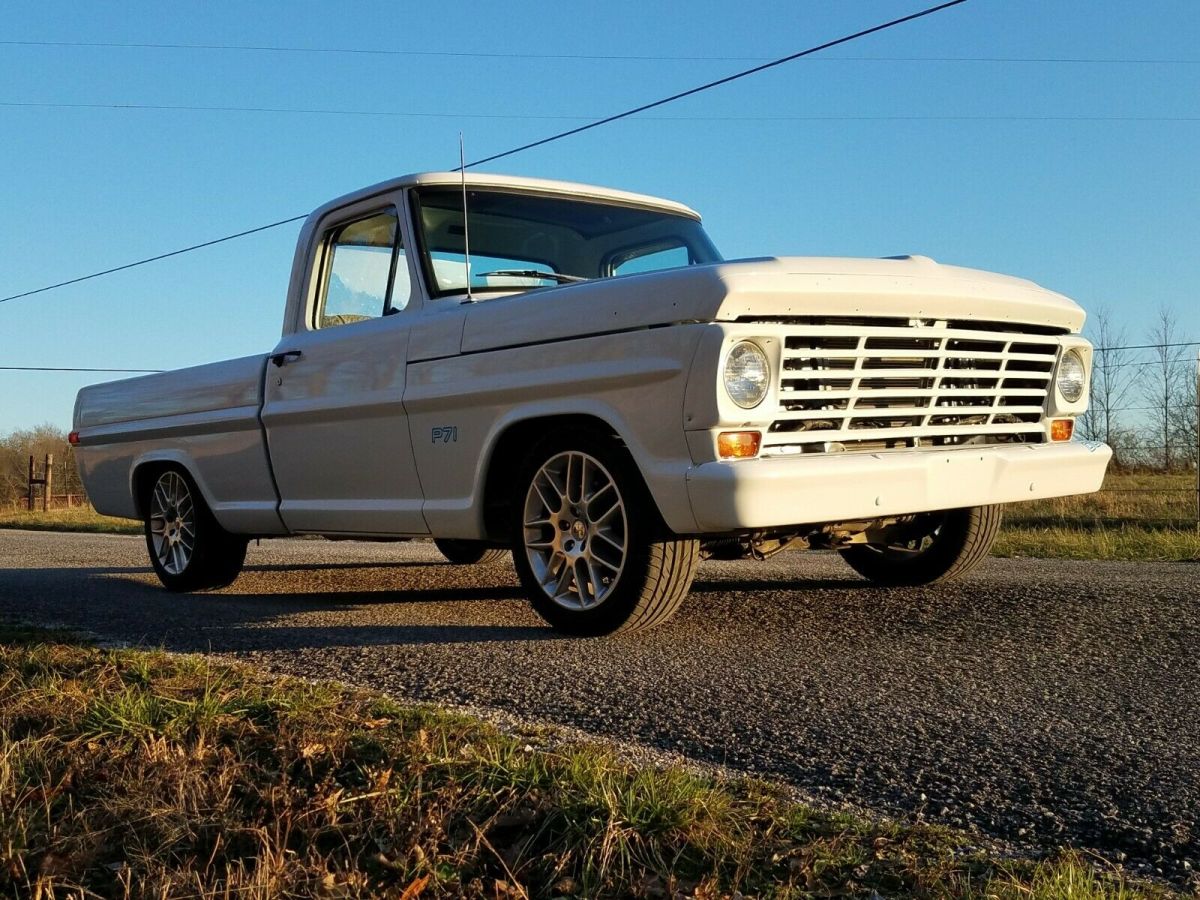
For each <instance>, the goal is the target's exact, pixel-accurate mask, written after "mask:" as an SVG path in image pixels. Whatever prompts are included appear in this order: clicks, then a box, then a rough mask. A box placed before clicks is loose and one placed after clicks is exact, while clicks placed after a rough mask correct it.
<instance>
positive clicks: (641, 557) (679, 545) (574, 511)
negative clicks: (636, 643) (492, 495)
mask: <svg viewBox="0 0 1200 900" xmlns="http://www.w3.org/2000/svg"><path fill="white" fill-rule="evenodd" d="M581 457H587V458H588V459H590V461H591V462H590V464H587V465H582V473H583V474H582V476H580V478H581V483H586V482H587V479H588V472H589V470H590V472H591V474H592V476H593V477H594V479H595V481H594V482H593V483H594V484H600V483H602V482H603V481H604V479H608V481H609V482H611V486H612V487H611V488H604V489H603V490H602V491H597V492H595V493H592V494H590V495H589V494H588V493H587V489H586V487H585V488H583V489H581V490H579V491H576V492H574V493H579V494H580V499H578V500H572V499H571V497H572V496H573V491H572V490H571V489H568V490H567V491H566V493H567V495H568V496H566V497H563V496H561V493H560V495H559V496H557V497H554V496H552V497H550V498H549V499H550V500H551V501H552V502H555V503H560V504H561V512H563V513H564V515H563V516H558V514H557V513H551V512H549V510H550V504H548V503H545V502H544V501H543V500H542V497H543V495H541V494H536V495H535V493H534V492H535V491H536V490H537V487H536V486H535V478H536V479H542V478H544V477H545V476H544V474H543V473H545V472H546V471H547V470H548V468H547V467H551V468H552V467H554V466H557V465H559V464H560V463H562V462H563V461H564V460H566V461H567V464H568V465H569V461H570V459H576V458H581ZM596 464H598V468H597V467H596ZM576 471H577V472H578V471H579V470H576ZM567 472H568V473H570V469H567ZM569 480H570V475H569V474H568V478H567V482H568V483H569ZM539 483H540V484H541V485H542V487H543V489H545V486H546V485H547V484H549V483H550V482H547V481H539ZM516 485H517V486H516V489H515V494H514V497H513V501H512V503H511V505H510V507H509V511H510V517H511V528H512V545H513V561H514V563H515V564H516V569H517V575H518V576H519V577H520V579H521V584H522V586H523V587H524V589H525V593H526V595H527V596H528V597H529V601H530V603H531V604H532V605H533V608H534V609H535V610H536V611H537V613H538V614H539V615H540V616H541V617H542V618H543V619H545V620H546V621H547V622H548V623H549V624H550V625H551V626H553V627H554V628H555V629H557V630H558V631H562V632H564V633H566V634H573V635H581V636H598V635H603V634H611V633H613V632H618V631H620V632H628V631H636V630H640V629H646V628H651V627H653V626H655V625H659V624H661V623H662V622H665V621H666V620H667V619H669V618H670V617H671V616H672V615H674V613H675V612H676V610H678V609H679V606H680V604H682V602H683V599H684V597H686V596H687V592H688V590H689V588H691V585H692V579H693V578H694V577H695V574H696V568H697V566H698V565H699V562H700V542H699V541H697V540H694V539H690V538H680V537H677V536H675V535H673V534H671V533H670V532H669V531H668V530H667V528H666V526H665V525H664V524H663V523H662V520H661V518H660V516H659V514H658V509H657V507H656V506H655V505H654V501H653V499H652V498H651V497H650V494H649V491H648V490H647V489H646V486H645V483H644V482H643V481H642V477H641V474H640V473H639V472H638V470H637V466H636V465H635V464H634V462H633V460H632V458H631V457H630V456H629V453H628V451H626V450H625V448H624V447H622V446H620V444H618V443H617V441H616V439H615V438H613V437H611V436H609V435H606V434H603V433H601V432H597V431H591V430H581V429H572V430H571V431H570V432H567V431H563V432H561V433H554V434H551V435H549V436H547V438H545V439H544V440H542V441H541V442H539V443H538V444H537V445H536V446H535V447H534V449H533V450H532V451H531V452H530V453H529V454H528V456H526V458H525V460H524V461H523V462H522V463H521V465H520V467H519V468H518V470H517V472H516ZM610 490H612V491H613V492H614V494H615V501H616V503H617V504H620V505H621V510H620V511H619V512H616V513H614V512H613V511H612V510H611V509H608V508H607V507H606V505H605V504H607V503H608V499H607V498H608V496H609V494H608V493H607V492H608V491H610ZM589 497H590V498H591V499H593V500H594V502H595V506H594V507H593V506H592V505H590V504H589V503H588V502H587V501H588V498H589ZM539 503H541V507H540V508H541V509H543V510H546V511H547V512H546V514H547V515H548V516H551V517H552V518H555V521H554V522H552V523H551V522H547V523H546V524H539V525H536V526H532V527H529V528H527V527H526V524H525V523H526V521H527V506H530V505H532V506H537V505H538V504H539ZM572 507H574V508H572ZM529 515H531V516H532V518H530V519H529V520H528V521H535V520H536V517H537V515H538V513H536V512H535V513H530V514H529ZM618 519H619V520H620V522H621V531H620V532H619V534H618V532H617V531H616V529H615V525H614V523H615V522H616V521H617V520H618ZM597 520H603V521H597ZM564 523H566V524H564ZM577 529H578V530H577ZM601 531H603V532H604V533H605V534H607V535H608V536H609V537H613V536H614V535H616V536H617V537H618V538H619V540H620V543H621V544H622V545H623V549H621V548H617V549H615V550H614V549H613V547H615V545H614V544H613V542H612V541H611V540H608V539H607V538H606V539H605V540H601V537H599V536H597V535H598V533H599V532H601ZM576 534H580V535H582V537H581V538H579V539H574V538H572V535H576ZM527 540H528V542H529V543H532V544H539V543H543V542H545V543H548V544H549V543H554V542H556V541H557V542H559V543H558V544H556V548H555V549H550V548H547V549H544V550H541V549H535V548H531V547H527V545H526V544H527ZM572 541H574V543H575V548H572V549H573V550H574V552H577V553H579V554H581V556H580V557H578V558H576V561H575V565H573V566H571V567H570V570H571V571H570V573H569V575H567V576H566V577H567V578H568V579H569V584H568V586H567V587H566V588H563V589H561V590H559V591H554V592H548V590H547V588H546V587H543V584H542V579H540V578H539V577H538V574H537V573H535V570H534V566H535V565H537V566H538V567H539V568H540V569H541V571H542V574H543V575H544V576H549V578H550V580H549V581H547V584H551V582H553V581H555V580H556V579H558V580H559V585H561V578H562V576H563V575H564V570H565V569H566V568H567V566H565V565H564V564H562V561H563V560H566V559H567V558H568V557H567V555H566V551H565V548H566V545H567V544H568V543H571V542H572ZM593 548H595V549H593ZM585 552H586V553H587V554H588V555H587V556H586V558H585V557H583V556H582V554H584V553H585ZM556 554H560V555H556ZM618 556H619V557H620V559H619V560H618ZM556 560H557V561H559V563H560V564H559V566H558V568H557V569H555V568H554V567H553V566H554V563H555V561H556ZM605 560H607V561H605ZM614 562H619V567H611V566H610V564H611V563H614ZM580 565H582V566H583V570H585V571H586V572H588V573H592V574H590V575H588V576H587V584H586V585H583V586H581V585H580V582H579V574H578V573H579V572H580V571H581V570H580V568H579V566H580ZM606 566H607V567H608V568H606ZM605 572H607V573H608V575H607V577H605V575H604V573H605ZM596 573H600V576H601V577H600V578H599V579H597V578H596ZM597 581H600V582H601V584H599V585H597ZM559 585H552V588H557V587H559ZM572 592H573V593H572ZM556 595H557V597H558V599H556ZM589 603H590V605H589Z"/></svg>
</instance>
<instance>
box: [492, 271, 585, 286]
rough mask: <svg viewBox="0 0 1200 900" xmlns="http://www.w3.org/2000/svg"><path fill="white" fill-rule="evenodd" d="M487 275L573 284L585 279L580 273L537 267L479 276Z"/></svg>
mask: <svg viewBox="0 0 1200 900" xmlns="http://www.w3.org/2000/svg"><path fill="white" fill-rule="evenodd" d="M489 275H507V276H509V277H510V278H539V279H541V280H543V281H553V282H554V283H555V284H575V283H576V282H578V281H587V280H588V279H586V278H583V277H582V276H580V275H564V274H562V273H561V272H539V271H538V270H537V269H497V270H496V271H494V272H480V273H479V276H478V277H480V278H487V277H488V276H489Z"/></svg>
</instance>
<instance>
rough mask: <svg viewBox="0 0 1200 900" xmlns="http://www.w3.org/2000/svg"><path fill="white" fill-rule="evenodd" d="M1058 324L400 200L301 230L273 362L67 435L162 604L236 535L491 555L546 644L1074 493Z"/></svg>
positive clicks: (973, 276) (140, 385)
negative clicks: (816, 562) (708, 590)
mask: <svg viewBox="0 0 1200 900" xmlns="http://www.w3.org/2000/svg"><path fill="white" fill-rule="evenodd" d="M464 209H465V210H466V212H465V213H464ZM1083 320H1084V314H1083V311H1082V310H1081V309H1080V308H1079V307H1078V306H1077V305H1076V304H1075V303H1074V302H1072V301H1071V300H1069V299H1067V298H1066V297H1063V296H1061V295H1059V294H1056V293H1052V292H1050V291H1047V290H1044V289H1042V288H1040V287H1038V286H1037V285H1035V284H1032V283H1031V282H1028V281H1022V280H1019V279H1016V278H1010V277H1006V276H1002V275H993V274H989V273H986V272H980V271H975V270H971V269H963V268H956V267H952V266H944V265H940V264H938V263H936V262H933V261H932V260H930V259H927V258H924V257H902V258H894V259H862V260H853V259H827V258H805V257H797V258H762V259H745V260H735V261H724V260H722V258H721V256H720V255H719V254H718V252H717V250H716V249H715V248H714V246H713V244H712V243H711V242H710V241H709V239H708V237H707V236H706V235H705V233H704V230H703V229H702V227H701V225H700V217H699V216H698V215H697V214H696V213H695V212H693V211H692V210H691V209H688V208H687V207H685V206H682V205H680V204H678V203H673V202H670V201H667V200H660V199H656V198H654V197H647V196H641V195H636V194H630V193H625V192H620V191H613V190H606V189H602V188H596V187H588V186H584V185H578V184H566V183H561V182H553V181H542V180H535V179H525V178H511V177H504V176H492V175H478V174H473V175H467V176H466V177H465V178H463V176H462V175H461V173H458V172H450V173H433V174H422V175H414V176H408V177H404V178H399V179H396V180H394V181H390V182H386V183H384V184H379V185H376V186H374V187H370V188H366V189H364V190H361V191H358V192H356V193H353V194H350V195H348V196H346V197H342V198H340V199H338V200H335V201H333V202H331V203H329V204H326V205H325V206H323V207H321V208H320V209H318V210H316V211H315V212H314V213H313V214H312V215H311V216H310V217H309V218H308V220H307V222H306V223H305V225H304V228H303V230H302V231H301V234H300V238H299V241H298V244H297V248H296V255H295V260H294V262H293V265H292V273H291V284H290V287H289V289H288V295H287V309H286V312H285V314H284V320H283V337H282V339H281V340H280V342H279V344H278V345H277V346H276V347H275V349H274V350H273V351H272V352H271V353H270V354H268V355H264V356H252V357H246V358H243V359H234V360H229V361H227V362H218V363H213V364H210V365H203V366H198V367H195V368H190V369H184V370H181V371H176V372H169V373H164V374H159V375H149V376H145V377H141V378H133V379H128V380H123V381H117V382H112V383H108V384H100V385H95V386H92V387H87V388H84V389H83V390H82V391H80V393H79V397H78V400H77V402H76V407H75V420H74V428H75V431H74V432H73V433H72V440H73V441H75V442H77V444H78V451H77V452H78V459H79V462H80V468H81V471H82V475H83V480H84V483H85V484H86V486H87V490H88V493H89V495H90V497H91V499H92V502H93V503H94V504H95V506H96V509H97V510H99V511H100V512H102V513H106V514H108V515H114V516H124V517H127V518H133V519H140V520H142V521H143V522H144V523H145V533H146V542H147V546H148V549H149V554H150V561H151V563H152V565H153V567H154V570H155V571H156V572H157V574H158V576H159V578H160V579H161V580H162V582H163V584H164V585H165V586H166V587H167V588H168V589H171V590H176V591H191V590H202V589H210V588H216V587H221V586H224V585H227V584H229V583H230V582H232V581H233V579H235V578H236V577H237V575H238V572H239V570H240V569H241V566H242V564H243V561H244V558H245V553H246V544H247V541H248V540H249V539H250V538H252V537H266V536H273V535H289V534H316V535H326V536H329V537H357V538H362V539H376V540H380V539H382V540H389V539H398V538H415V537H431V538H433V539H435V541H436V542H437V545H438V547H439V548H440V549H441V550H442V552H443V553H444V554H445V555H446V556H447V557H448V558H449V559H450V560H451V561H452V562H461V563H467V562H474V561H479V560H481V559H494V558H495V557H496V556H497V555H498V554H499V553H500V552H502V549H504V548H508V549H511V551H512V557H513V560H514V562H515V565H516V568H517V572H518V573H519V576H520V579H521V582H522V584H523V585H524V588H525V590H526V592H527V593H528V596H529V599H530V601H531V602H532V604H533V606H534V607H535V608H536V609H537V611H538V612H539V613H540V614H541V615H542V616H543V617H544V618H545V619H546V620H548V621H549V622H550V623H551V624H552V625H553V626H555V627H557V628H559V629H562V630H564V631H568V632H571V633H575V634H602V633H607V632H611V631H615V630H620V629H634V628H643V627H647V626H651V625H654V624H657V623H659V622H662V621H663V620H665V619H667V618H668V617H669V616H670V615H671V614H672V613H673V612H674V611H675V610H676V609H677V608H678V606H679V605H680V603H681V602H682V600H683V598H684V596H685V595H686V594H687V592H688V589H689V586H690V584H691V581H692V578H693V575H694V573H695V571H696V568H697V565H698V563H699V561H700V559H701V558H702V557H704V556H706V555H719V556H752V557H756V558H763V557H765V556H768V555H770V554H772V553H774V552H776V551H778V550H781V549H784V548H789V547H797V548H805V547H813V548H833V549H836V550H838V551H840V552H841V555H842V556H843V558H844V559H845V560H846V562H847V563H848V564H849V565H850V566H852V567H853V568H854V569H855V570H856V571H857V572H859V573H861V574H862V575H863V576H864V577H865V578H867V579H869V580H870V581H873V582H876V583H879V584H886V585H916V584H927V583H931V582H934V581H938V580H941V579H947V578H952V577H955V576H958V575H961V574H962V573H964V572H966V571H967V570H968V569H969V568H970V567H972V566H973V565H975V564H976V563H977V562H978V561H979V560H980V559H981V558H983V557H984V556H986V554H987V552H988V550H989V548H990V546H991V544H992V541H993V539H994V538H995V536H996V532H997V529H998V527H999V524H1000V504H1003V503H1008V502H1012V501H1017V500H1031V499H1036V498H1043V497H1055V496H1060V495H1065V494H1077V493H1086V492H1091V491H1095V490H1097V489H1098V488H1099V486H1100V483H1101V481H1102V479H1103V476H1104V471H1105V467H1106V466H1107V464H1108V460H1109V458H1110V456H1111V452H1110V450H1109V448H1108V447H1106V446H1104V445H1103V444H1096V443H1089V442H1080V441H1077V440H1072V439H1071V438H1072V430H1073V424H1074V419H1075V417H1076V416H1078V415H1079V414H1080V413H1082V412H1083V411H1084V410H1085V408H1086V405H1087V399H1088V378H1089V374H1090V368H1091V346H1090V345H1089V344H1088V342H1087V341H1086V340H1084V339H1083V338H1082V337H1080V335H1079V331H1080V328H1081V327H1082V325H1083Z"/></svg>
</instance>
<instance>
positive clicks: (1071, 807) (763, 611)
mask: <svg viewBox="0 0 1200 900" xmlns="http://www.w3.org/2000/svg"><path fill="white" fill-rule="evenodd" d="M439 560H440V557H438V556H437V553H436V551H435V550H434V549H433V548H432V546H431V545H429V544H425V543H414V544H361V543H330V542H324V541H302V540H284V541H268V542H264V543H263V545H262V546H261V547H254V546H252V547H251V548H250V554H249V557H248V560H247V568H246V571H245V572H244V574H243V575H242V577H241V578H240V579H239V580H238V581H237V582H236V583H235V584H234V585H233V586H232V587H230V588H227V589H226V590H224V591H221V592H219V593H216V594H207V595H194V596H176V595H170V594H167V593H165V592H163V591H162V590H160V589H159V587H158V583H157V581H155V579H154V577H153V575H152V574H151V573H150V572H149V569H148V568H147V563H146V561H145V549H144V545H143V544H142V542H141V540H140V539H137V538H130V537H118V536H111V535H68V534H48V533H33V532H17V531H0V616H6V617H9V618H18V619H23V620H26V621H33V622H41V623H55V624H66V625H69V626H73V627H78V628H84V629H88V630H91V631H94V632H96V633H99V634H103V635H106V636H110V637H113V638H117V639H122V640H126V641H131V642H135V643H144V644H151V645H160V644H161V645H165V646H167V647H169V648H172V649H176V650H185V651H197V650H199V651H205V650H211V651H213V652H219V653H223V654H228V655H232V656H236V657H239V658H243V659H246V660H248V661H252V662H256V663H259V664H262V665H265V666H268V667H269V668H271V669H274V670H277V671H287V672H291V673H294V674H299V675H303V676H308V677H314V678H321V677H332V678H337V679H340V680H343V681H347V682H353V683H359V684H363V685H367V686H370V687H372V688H379V689H383V690H386V691H389V692H391V693H393V694H396V695H398V696H402V697H406V698H412V699H416V700H421V701H430V702H437V703H453V704H463V705H468V706H472V707H478V708H483V709H488V710H497V711H503V712H505V713H509V714H513V715H516V716H518V717H521V718H524V719H531V720H536V721H541V722H552V723H561V724H568V725H571V726H574V727H577V728H581V729H584V730H586V731H588V732H591V733H594V734H596V735H600V736H604V737H609V738H613V739H618V740H620V741H625V742H633V743H637V744H642V745H647V746H650V747H654V748H659V749H665V750H669V751H675V752H679V753H682V754H684V755H685V756H687V757H690V758H693V759H696V760H700V761H703V762H710V763H718V764H723V765H726V766H728V767H730V768H732V769H736V770H740V771H745V772H751V773H755V774H758V775H762V776H768V777H771V778H774V779H777V780H782V781H786V782H788V783H790V784H792V785H794V786H796V787H797V788H799V789H800V790H801V791H802V792H804V793H806V794H808V795H809V796H812V797H814V798H817V799H819V800H822V801H825V802H828V803H833V804H840V803H850V804H853V805H855V806H859V807H866V808H869V809H873V810H877V811H881V812H884V813H888V814H893V815H899V816H902V817H906V818H915V817H923V818H924V819H926V820H929V821H936V822H943V823H946V824H950V825H954V826H960V827H968V828H973V829H978V831H980V832H982V833H983V834H985V835H988V836H991V837H994V838H999V839H1002V840H1008V841H1015V842H1017V843H1019V844H1023V845H1027V846H1035V847H1036V846H1042V847H1055V846H1060V845H1063V844H1069V845H1073V846H1078V847H1086V848H1093V849H1096V850H1098V851H1101V852H1103V853H1104V854H1106V855H1108V856H1109V857H1110V858H1114V859H1118V860H1123V861H1125V862H1126V863H1127V865H1129V866H1130V867H1131V868H1133V869H1135V870H1142V871H1147V872H1149V873H1151V874H1156V872H1155V870H1157V871H1158V873H1161V874H1162V875H1164V876H1166V877H1167V878H1170V879H1172V880H1175V881H1176V882H1177V883H1179V882H1182V883H1187V882H1189V881H1192V883H1193V884H1195V883H1196V882H1195V881H1194V880H1193V879H1195V871H1194V870H1195V869H1197V868H1200V825H1198V823H1197V819H1198V816H1200V718H1198V716H1197V709H1198V706H1197V697H1198V696H1200V567H1198V566H1196V565H1189V564H1186V563H1103V562H1066V561H1038V560H990V561H988V562H987V563H985V564H984V565H983V566H982V567H981V568H980V569H979V570H977V572H976V574H974V575H973V576H972V577H970V578H969V579H967V580H966V581H964V582H962V583H960V584H957V585H954V586H946V587H938V588H927V589H902V590H899V589H898V590H883V589H878V588H871V587H868V586H866V585H865V583H864V582H861V581H859V580H858V579H857V577H856V576H854V574H853V573H852V572H851V571H850V569H849V568H848V567H846V566H845V565H843V564H842V563H841V561H840V560H839V559H838V558H837V557H836V556H832V555H829V554H800V553H787V554H783V555H781V556H779V557H776V558H775V559H773V560H770V561H768V562H765V563H753V562H738V563H715V562H710V563H706V564H705V565H704V566H703V568H702V569H701V571H700V575H699V577H698V579H697V583H696V586H695V587H694V588H693V590H692V594H691V597H690V598H689V600H688V602H687V604H686V605H685V606H684V608H683V610H682V611H681V613H680V615H679V616H678V617H677V618H676V619H674V620H673V621H672V622H670V623H669V624H667V625H666V626H664V627H662V628H659V629H658V630H656V631H653V632H650V633H648V634H645V635H638V636H630V637H616V638H605V639H602V640H574V639H564V638H560V637H558V636H557V635H555V634H554V633H553V632H551V631H549V630H547V629H546V628H544V627H542V625H541V623H540V620H538V619H537V618H536V617H535V616H534V614H533V613H532V612H531V611H530V610H529V609H528V607H527V606H526V604H525V602H524V601H523V600H522V599H521V598H520V595H519V593H518V591H517V588H516V579H515V576H514V574H513V571H512V568H511V566H510V565H509V564H507V562H506V563H505V564H501V565H493V566H475V567H471V566H465V567H463V566H451V565H448V564H444V563H441V562H440V561H439Z"/></svg>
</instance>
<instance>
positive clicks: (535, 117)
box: [0, 100, 1200, 122]
mask: <svg viewBox="0 0 1200 900" xmlns="http://www.w3.org/2000/svg"><path fill="white" fill-rule="evenodd" d="M0 107H7V108H10V109H106V110H118V111H120V110H135V111H137V110H140V111H152V112H235V113H271V114H285V115H308V116H375V117H381V118H397V119H459V120H461V119H488V120H502V121H518V120H519V121H525V120H528V121H550V122H587V121H591V120H592V119H594V118H595V117H594V116H562V115H560V116H555V115H545V114H541V113H537V114H528V113H443V112H411V111H408V110H405V111H394V110H375V109H298V108H296V107H283V106H195V105H190V104H169V103H57V102H49V101H41V100H0ZM638 120H639V121H643V122H1200V116H1006V115H933V116H904V115H863V116H854V115H846V116H639V117H638Z"/></svg>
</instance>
